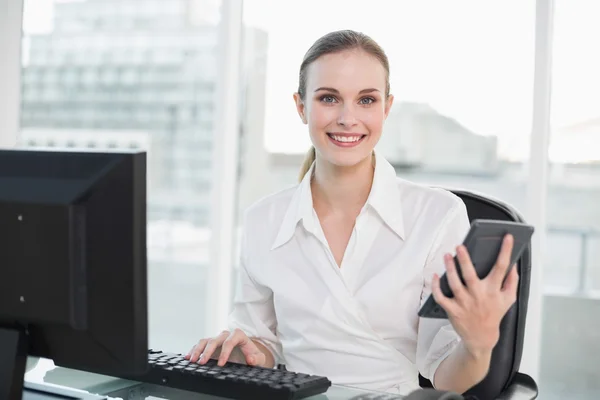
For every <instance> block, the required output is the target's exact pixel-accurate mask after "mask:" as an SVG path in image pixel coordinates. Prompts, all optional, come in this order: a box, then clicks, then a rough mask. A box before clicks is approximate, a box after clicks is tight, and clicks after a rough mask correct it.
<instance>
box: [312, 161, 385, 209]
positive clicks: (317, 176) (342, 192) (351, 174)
mask: <svg viewBox="0 0 600 400" xmlns="http://www.w3.org/2000/svg"><path fill="white" fill-rule="evenodd" d="M373 174H374V168H373V156H371V157H367V158H366V159H364V160H363V161H361V162H360V163H358V164H356V165H353V166H350V167H340V166H336V165H333V164H331V163H329V162H327V161H324V160H320V159H318V158H317V161H316V163H315V169H314V178H313V179H312V183H311V189H312V194H313V203H314V204H315V207H318V208H322V207H326V208H327V209H329V210H339V211H343V212H344V213H356V214H357V213H358V212H360V210H361V208H362V207H363V206H364V204H365V203H366V202H367V199H368V197H369V193H370V192H371V185H372V184H373Z"/></svg>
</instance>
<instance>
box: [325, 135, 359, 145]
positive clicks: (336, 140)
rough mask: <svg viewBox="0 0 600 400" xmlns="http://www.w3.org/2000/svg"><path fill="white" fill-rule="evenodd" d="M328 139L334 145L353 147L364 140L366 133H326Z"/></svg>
mask: <svg viewBox="0 0 600 400" xmlns="http://www.w3.org/2000/svg"><path fill="white" fill-rule="evenodd" d="M327 136H328V137H329V140H331V142H332V143H333V144H335V145H336V146H340V147H354V146H357V145H358V144H359V143H360V142H362V141H363V140H364V138H365V137H367V135H348V134H343V135H342V134H335V133H328V134H327Z"/></svg>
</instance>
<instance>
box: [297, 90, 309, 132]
mask: <svg viewBox="0 0 600 400" xmlns="http://www.w3.org/2000/svg"><path fill="white" fill-rule="evenodd" d="M294 102H295V103H296V110H297V111H298V115H299V116H300V119H302V123H303V124H304V125H306V124H307V123H308V122H307V120H306V107H304V102H303V101H302V99H301V98H300V94H298V93H294Z"/></svg>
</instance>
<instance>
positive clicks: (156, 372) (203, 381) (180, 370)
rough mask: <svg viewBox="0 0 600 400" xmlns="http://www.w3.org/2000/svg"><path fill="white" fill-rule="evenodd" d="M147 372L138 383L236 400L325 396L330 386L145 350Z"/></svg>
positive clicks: (300, 376)
mask: <svg viewBox="0 0 600 400" xmlns="http://www.w3.org/2000/svg"><path fill="white" fill-rule="evenodd" d="M148 363H149V366H150V368H149V371H148V372H147V373H146V374H145V375H143V376H141V377H136V378H135V379H136V380H138V381H142V382H146V383H152V384H158V385H162V386H168V387H172V388H176V389H183V390H188V391H191V392H196V393H204V394H210V395H215V396H220V397H225V398H230V399H239V400H246V399H249V400H250V399H251V400H261V399H269V400H280V399H281V400H292V399H303V398H305V397H309V396H314V395H316V394H320V393H324V392H326V391H327V389H329V387H330V386H331V382H330V381H329V379H327V378H325V377H322V376H315V375H308V374H299V373H295V372H290V371H286V370H282V369H270V368H261V367H251V366H248V365H243V364H237V363H231V362H228V363H226V364H225V365H224V366H223V367H220V366H218V365H217V361H216V360H209V361H208V362H207V363H206V364H204V365H200V364H197V363H191V362H189V361H187V360H186V359H185V358H184V356H183V355H182V354H173V353H163V352H161V351H156V350H149V351H148Z"/></svg>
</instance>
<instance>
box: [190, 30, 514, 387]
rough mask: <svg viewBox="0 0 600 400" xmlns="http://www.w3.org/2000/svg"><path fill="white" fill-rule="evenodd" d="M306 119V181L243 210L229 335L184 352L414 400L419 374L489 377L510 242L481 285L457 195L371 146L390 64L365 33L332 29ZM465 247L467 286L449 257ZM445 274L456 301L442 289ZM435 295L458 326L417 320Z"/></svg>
mask: <svg viewBox="0 0 600 400" xmlns="http://www.w3.org/2000/svg"><path fill="white" fill-rule="evenodd" d="M294 100H295V103H296V107H297V110H298V114H299V116H300V118H301V119H302V121H303V123H304V124H306V125H308V130H309V133H310V138H311V141H312V143H313V147H312V148H311V150H310V152H309V154H308V157H307V160H306V162H305V164H304V165H303V167H302V170H301V173H300V184H299V185H297V186H295V187H294V188H291V189H287V190H283V191H281V192H279V193H276V194H273V195H271V196H269V197H267V198H264V199H262V200H260V201H258V202H257V203H256V204H254V205H253V206H252V207H251V208H250V209H249V210H248V211H247V213H246V214H245V218H244V227H245V230H244V235H243V236H244V238H243V243H242V259H241V268H240V281H239V286H238V290H237V294H236V300H235V302H234V309H233V312H232V314H231V323H230V330H229V331H225V332H222V333H221V334H220V335H218V336H216V337H214V338H209V339H202V340H200V342H199V343H198V344H197V345H196V346H194V347H193V348H192V350H190V352H189V353H188V355H187V358H188V359H190V360H191V361H192V362H199V363H201V364H203V363H205V362H206V361H207V360H208V359H210V358H218V360H219V363H220V365H222V364H224V363H225V362H226V361H227V360H230V361H235V362H245V363H248V364H249V365H257V366H263V367H269V368H272V367H274V366H275V365H277V364H279V363H285V364H286V366H287V368H288V369H289V370H292V371H296V372H306V373H310V374H318V375H324V376H327V377H329V378H330V379H331V380H332V382H333V383H335V384H341V385H348V386H355V387H361V388H365V389H371V390H383V391H389V392H394V393H402V394H408V393H410V392H412V391H413V390H415V389H417V388H418V373H421V374H422V375H423V376H424V377H425V378H427V379H429V380H431V381H432V383H433V385H434V386H435V387H436V388H437V389H441V390H451V391H455V392H458V393H463V392H464V391H466V390H467V389H468V388H470V387H471V386H473V385H475V384H476V383H478V382H479V381H481V380H482V379H483V378H484V377H485V375H486V373H487V371H488V369H489V365H490V358H491V353H492V349H493V347H494V346H495V344H496V343H497V341H498V338H499V325H500V321H501V319H502V317H503V316H504V314H505V313H506V311H507V310H508V309H509V307H510V306H511V305H512V304H513V302H514V301H515V299H516V289H517V280H518V275H517V272H516V268H512V270H511V272H510V274H509V277H508V279H507V280H506V282H505V284H504V286H503V284H502V281H503V279H502V278H503V277H504V276H506V275H505V274H506V271H508V267H509V265H508V264H509V261H508V256H509V255H510V252H511V249H512V238H511V237H510V236H508V237H507V239H506V240H505V244H504V245H503V248H502V250H501V253H500V255H499V258H498V263H497V265H496V266H495V268H494V272H493V273H491V274H490V275H489V276H488V277H486V278H485V279H483V280H480V279H479V278H478V277H477V275H476V274H475V272H474V269H473V266H472V264H471V263H470V261H469V255H468V254H467V252H466V250H465V249H464V248H463V247H462V246H459V247H456V246H457V245H459V244H460V243H462V240H463V239H464V237H465V235H466V233H467V231H468V229H469V221H468V218H467V213H466V209H465V206H464V204H463V203H462V202H461V200H460V199H458V198H457V197H456V196H454V195H453V194H451V193H449V192H447V191H443V190H436V189H432V188H429V187H426V186H421V185H417V184H414V183H411V182H407V181H405V180H402V179H399V178H397V177H396V174H395V171H394V169H393V167H392V166H391V165H390V164H389V163H388V162H387V161H386V160H385V159H384V158H383V157H381V156H380V155H379V154H378V153H376V152H375V151H374V147H375V145H376V144H377V142H378V140H379V138H380V136H381V133H382V130H383V124H384V121H385V119H386V117H387V115H388V113H389V111H390V108H391V106H392V102H393V96H392V95H391V94H390V85H389V66H388V59H387V57H386V55H385V53H384V52H383V50H382V49H381V48H380V47H379V46H378V45H377V44H376V43H375V42H374V41H373V40H372V39H370V38H369V37H367V36H365V35H363V34H360V33H356V32H353V31H339V32H333V33H330V34H328V35H326V36H324V37H322V38H320V39H319V40H317V42H316V43H315V44H314V45H313V46H312V47H311V48H310V49H309V50H308V52H307V54H306V55H305V58H304V61H303V63H302V65H301V67H300V82H299V88H298V92H297V93H295V94H294ZM455 249H456V251H457V255H458V258H459V261H460V264H461V268H462V270H463V271H464V272H463V274H464V278H465V282H466V284H465V285H463V284H462V282H461V281H460V279H459V278H458V275H457V273H456V270H455V267H454V264H453V261H452V260H453V259H452V255H451V253H453V252H454V250H455ZM445 271H447V273H448V276H449V280H450V283H451V288H452V290H453V293H454V294H455V296H454V297H453V298H447V297H445V296H444V295H443V294H442V293H441V291H440V288H439V276H441V274H443V273H444V272H445ZM431 293H433V295H434V297H435V299H436V300H437V302H438V303H439V304H440V305H441V306H442V307H443V308H444V309H445V310H446V311H447V312H448V315H449V320H433V319H420V318H419V317H418V316H417V312H418V310H419V308H420V306H421V304H423V302H424V301H425V300H426V299H427V297H428V296H429V295H430V294H431Z"/></svg>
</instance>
